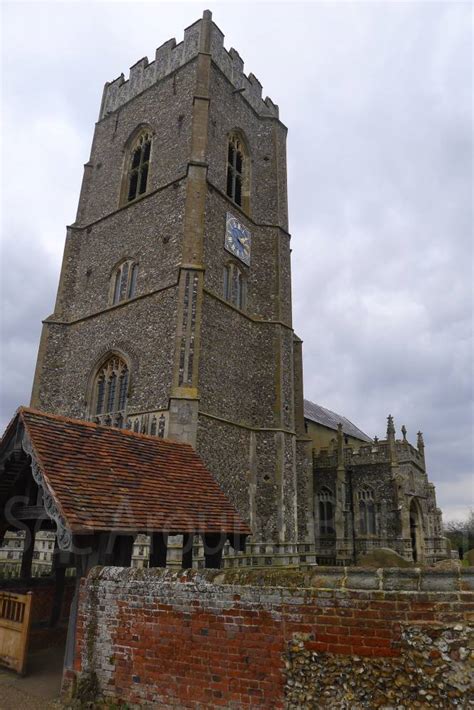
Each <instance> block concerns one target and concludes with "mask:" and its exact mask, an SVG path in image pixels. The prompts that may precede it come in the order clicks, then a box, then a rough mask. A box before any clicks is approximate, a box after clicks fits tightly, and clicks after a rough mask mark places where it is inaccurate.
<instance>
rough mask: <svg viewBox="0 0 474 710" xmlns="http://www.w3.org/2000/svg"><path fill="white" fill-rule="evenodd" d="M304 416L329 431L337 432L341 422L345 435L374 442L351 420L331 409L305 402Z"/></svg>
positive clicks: (306, 400)
mask: <svg viewBox="0 0 474 710" xmlns="http://www.w3.org/2000/svg"><path fill="white" fill-rule="evenodd" d="M304 416H305V419H310V420H311V421H312V422H315V423H316V424H322V426H325V427H328V429H334V431H337V425H338V424H339V422H340V423H341V424H342V431H343V432H344V434H347V435H348V436H353V437H354V438H355V439H361V440H362V441H367V442H369V441H372V439H371V438H370V436H367V434H364V432H363V431H361V429H358V427H356V425H355V424H353V423H352V422H351V421H349V419H346V417H343V416H342V415H341V414H336V412H331V410H330V409H326V408H325V407H321V405H320V404H315V403H314V402H310V401H309V399H305V400H304Z"/></svg>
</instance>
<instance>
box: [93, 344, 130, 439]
mask: <svg viewBox="0 0 474 710" xmlns="http://www.w3.org/2000/svg"><path fill="white" fill-rule="evenodd" d="M128 381H129V372H128V367H127V364H126V363H125V362H124V360H122V358H120V357H119V356H118V355H111V356H110V357H109V358H108V359H107V360H106V361H105V362H104V363H103V365H101V367H100V368H99V370H98V372H97V374H96V376H95V379H94V385H93V406H92V412H91V414H92V418H93V419H94V421H95V422H97V424H106V425H108V426H116V427H119V428H122V427H123V425H124V422H125V410H126V408H127V398H128Z"/></svg>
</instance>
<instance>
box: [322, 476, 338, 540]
mask: <svg viewBox="0 0 474 710" xmlns="http://www.w3.org/2000/svg"><path fill="white" fill-rule="evenodd" d="M318 497H319V532H320V534H321V535H334V534H335V530H334V497H333V494H332V491H331V490H330V489H329V488H327V487H326V486H323V487H322V488H321V490H320V491H319V496H318Z"/></svg>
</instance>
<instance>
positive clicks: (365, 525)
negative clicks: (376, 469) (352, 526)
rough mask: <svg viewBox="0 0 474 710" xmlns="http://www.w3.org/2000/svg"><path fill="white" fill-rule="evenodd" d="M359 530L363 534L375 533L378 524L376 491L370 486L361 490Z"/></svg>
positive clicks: (359, 495)
mask: <svg viewBox="0 0 474 710" xmlns="http://www.w3.org/2000/svg"><path fill="white" fill-rule="evenodd" d="M358 497H359V531H360V533H361V535H375V534H376V533H377V524H376V518H375V503H374V492H373V491H372V489H370V488H364V489H362V490H360V491H359V494H358Z"/></svg>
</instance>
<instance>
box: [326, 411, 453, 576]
mask: <svg viewBox="0 0 474 710" xmlns="http://www.w3.org/2000/svg"><path fill="white" fill-rule="evenodd" d="M405 435H406V432H405ZM405 435H404V438H403V440H396V439H395V431H394V429H393V422H392V420H391V417H389V427H388V430H387V439H386V440H383V441H374V442H373V443H371V444H367V443H362V442H359V445H358V446H354V445H352V446H344V445H343V435H342V431H339V434H338V438H337V441H336V440H335V441H334V444H333V445H332V446H330V447H329V448H327V449H321V450H320V451H319V452H318V453H315V455H314V457H313V469H314V474H313V475H314V494H315V508H314V509H315V522H316V525H317V526H318V527H319V528H321V519H320V511H319V507H318V501H319V498H320V495H321V492H322V491H324V490H326V491H331V493H333V494H334V499H335V498H336V491H337V490H338V488H342V496H341V501H342V505H341V507H340V508H339V509H336V512H335V523H336V524H337V521H338V518H339V521H340V522H341V528H340V532H338V530H337V528H336V525H335V529H334V532H333V533H332V534H325V535H319V536H318V535H317V537H318V538H319V539H318V542H317V550H316V552H317V557H318V560H319V561H320V562H321V563H324V562H327V563H334V564H336V563H339V564H344V563H350V562H352V563H356V562H357V561H358V560H359V559H360V558H361V557H363V556H364V555H365V554H366V553H368V552H370V551H371V550H373V549H376V548H390V549H392V550H395V551H396V552H397V553H398V554H400V555H401V556H402V557H404V558H405V559H406V560H408V561H410V562H417V563H418V564H433V563H435V562H438V561H440V560H443V559H445V558H446V557H449V552H448V547H447V541H446V539H445V538H444V537H443V536H442V524H441V511H440V510H439V508H438V507H437V505H436V496H435V489H434V486H433V484H432V483H430V482H429V480H428V476H427V473H426V468H425V457H424V445H423V439H422V437H421V434H420V435H419V443H418V448H415V447H414V446H412V445H411V444H409V442H408V441H407V440H406V436H405ZM363 491H370V492H371V494H373V504H374V530H372V531H369V530H364V529H363V527H362V520H361V517H362V516H361V512H360V494H361V492H363Z"/></svg>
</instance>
